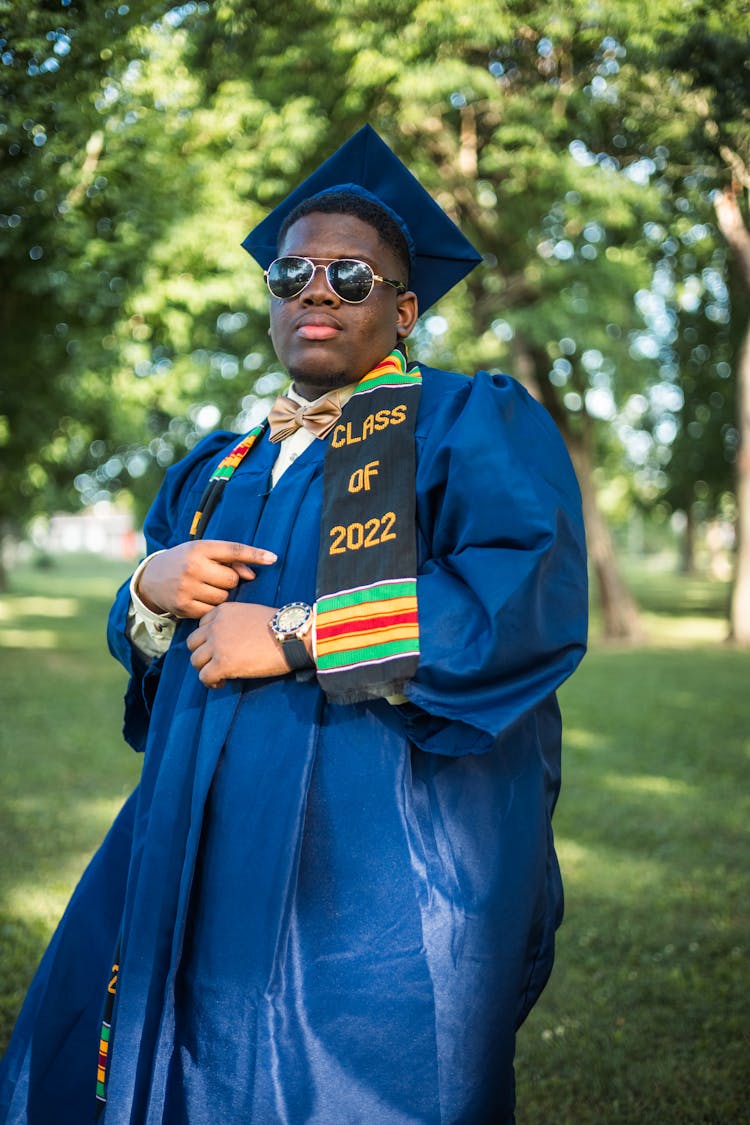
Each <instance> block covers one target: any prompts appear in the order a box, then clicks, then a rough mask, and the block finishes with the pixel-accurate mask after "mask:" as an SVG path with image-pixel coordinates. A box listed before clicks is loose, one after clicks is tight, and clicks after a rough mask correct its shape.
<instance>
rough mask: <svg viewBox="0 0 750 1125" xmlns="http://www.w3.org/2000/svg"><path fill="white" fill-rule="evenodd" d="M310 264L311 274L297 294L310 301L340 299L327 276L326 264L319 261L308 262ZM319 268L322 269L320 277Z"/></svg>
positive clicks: (324, 301)
mask: <svg viewBox="0 0 750 1125" xmlns="http://www.w3.org/2000/svg"><path fill="white" fill-rule="evenodd" d="M308 261H309V259H308ZM310 266H311V267H312V274H311V275H310V279H309V281H307V282H306V283H305V286H304V288H303V289H302V290H301V291H300V294H299V296H300V297H301V298H302V300H303V301H305V300H307V301H311V302H312V301H315V300H318V301H323V303H330V302H332V301H334V300H336V301H338V300H340V297H339V295H338V293H336V291H335V289H334V288H333V286H332V285H331V282H330V280H329V278H328V266H327V265H323V264H321V263H320V262H310ZM319 270H322V271H323V277H322V278H321V277H320V276H319V273H318V271H319Z"/></svg>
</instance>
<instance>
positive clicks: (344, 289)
mask: <svg viewBox="0 0 750 1125" xmlns="http://www.w3.org/2000/svg"><path fill="white" fill-rule="evenodd" d="M328 277H329V280H330V283H331V288H332V289H333V290H334V292H336V293H338V295H339V297H341V299H342V301H349V302H350V303H351V304H354V305H357V304H359V302H360V301H364V300H365V299H366V298H367V297H369V295H370V293H371V292H372V288H373V285H374V284H375V282H374V281H373V272H372V270H371V269H370V267H369V266H368V264H367V262H357V261H355V260H354V259H351V258H341V259H339V261H337V262H331V264H330V266H329V267H328Z"/></svg>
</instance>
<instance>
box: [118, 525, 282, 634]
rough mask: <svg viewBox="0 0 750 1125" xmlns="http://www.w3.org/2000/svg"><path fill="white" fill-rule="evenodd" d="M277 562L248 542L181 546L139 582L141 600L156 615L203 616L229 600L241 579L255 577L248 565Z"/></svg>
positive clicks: (200, 541) (158, 559) (163, 554)
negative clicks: (230, 592)
mask: <svg viewBox="0 0 750 1125" xmlns="http://www.w3.org/2000/svg"><path fill="white" fill-rule="evenodd" d="M274 562H276V555H274V554H273V552H272V551H264V550H262V549H261V548H260V547H249V546H247V544H245V543H228V542H225V541H224V540H222V539H197V540H195V541H193V542H190V543H180V544H179V545H178V546H177V547H172V548H171V549H170V550H168V551H162V552H161V554H158V555H155V556H154V558H153V559H151V560H150V561H149V563H148V565H147V566H146V568H145V570H144V571H143V573H142V574H141V576H140V579H139V582H138V596H139V598H141V600H142V601H143V603H144V604H145V605H146V606H148V608H149V609H151V610H153V611H154V612H155V613H171V614H173V615H174V616H175V617H192V618H196V617H203V615H204V614H206V613H208V612H209V610H211V609H213V608H214V607H215V606H218V605H221V604H222V603H223V602H225V601H226V600H227V597H228V596H229V591H230V590H233V589H234V588H235V586H237V585H238V583H239V581H240V579H241V578H246V579H248V580H250V579H252V578H255V572H254V571H253V570H251V569H250V566H249V565H248V564H249V563H253V564H254V565H261V566H268V565H269V564H270V563H274Z"/></svg>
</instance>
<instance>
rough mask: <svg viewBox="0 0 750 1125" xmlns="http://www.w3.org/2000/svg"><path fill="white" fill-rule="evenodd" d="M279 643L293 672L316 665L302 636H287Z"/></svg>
mask: <svg viewBox="0 0 750 1125" xmlns="http://www.w3.org/2000/svg"><path fill="white" fill-rule="evenodd" d="M279 643H280V645H281V651H282V652H283V653H284V659H285V660H286V662H287V664H288V665H289V667H290V668H291V670H292V671H293V672H298V671H300V670H301V669H302V668H314V667H315V662H314V661H313V659H312V657H311V656H310V653H309V652H308V651H307V647H306V645H305V642H304V641H303V640H302V638H301V637H285V638H284V640H283V641H280V642H279Z"/></svg>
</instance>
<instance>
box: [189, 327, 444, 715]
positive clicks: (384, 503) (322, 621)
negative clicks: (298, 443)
mask: <svg viewBox="0 0 750 1125" xmlns="http://www.w3.org/2000/svg"><path fill="white" fill-rule="evenodd" d="M421 390H422V375H421V373H420V370H419V367H418V366H417V365H416V364H412V365H410V366H408V365H407V362H406V358H405V356H404V354H403V353H402V352H401V351H400V350H399V349H398V348H396V349H395V350H394V351H392V352H391V354H390V355H389V356H386V358H385V359H384V360H383V361H382V363H379V364H378V365H377V367H375V368H374V369H373V370H372V371H370V372H368V374H367V375H365V376H364V378H362V379H361V380H360V381H359V383H358V384H357V386H356V388H355V390H354V393H353V394H352V396H351V398H350V399H349V401H348V402H347V403H346V404H345V406H344V408H343V411H342V415H341V420H340V421H339V422H338V423H337V424H336V425H335V426H334V427H333V429H332V430H331V433H330V434H329V436H328V439H327V441H328V446H327V448H326V454H325V462H324V468H323V513H322V519H321V543H320V553H319V555H318V587H317V602H316V606H315V617H316V628H315V637H316V642H315V649H316V664H317V669H318V680H319V682H320V685H321V687H322V688H323V690H324V691H325V692H326V694H327V695H328V697H329V699H332V700H334V701H335V702H337V703H354V702H357V701H359V700H363V699H368V698H372V697H373V696H375V697H380V696H384V695H397V694H398V693H399V692H400V691H401V689H402V688H403V686H404V684H405V683H406V681H407V680H409V679H411V677H412V676H413V675H414V673H415V672H416V669H417V664H418V662H419V624H418V621H417V531H416V492H415V487H414V478H415V473H416V454H415V447H414V426H415V422H416V417H417V409H418V407H419V397H420V394H421ZM267 427H268V423H267V422H263V423H261V425H259V426H256V427H255V428H254V429H252V430H251V431H250V432H249V433H248V434H246V435H245V436H244V437H243V438H242V439H241V441H240V442H239V443H238V444H237V445H236V446H235V447H234V449H232V451H231V452H230V453H229V454H227V456H226V457H224V458H223V459H222V460H221V461H220V462H219V464H218V465H217V466H216V468H215V469H214V471H213V473H212V474H211V477H210V479H209V482H208V485H207V486H206V489H205V491H204V493H203V496H202V497H201V501H200V504H199V506H198V510H197V512H196V513H195V515H194V516H193V521H192V526H191V528H190V538H191V539H200V538H202V536H203V535H204V533H205V530H206V527H207V524H208V521H209V520H210V518H211V515H212V514H213V512H214V510H215V508H216V505H217V504H218V502H219V500H220V499H221V497H222V495H223V493H224V489H225V488H226V486H227V484H228V483H229V481H230V480H231V478H232V475H233V473H234V471H235V469H236V468H237V466H238V465H240V464H241V462H242V461H243V460H244V458H245V457H246V456H247V455H248V453H250V451H251V450H252V449H253V447H254V446H255V445H257V443H258V441H259V440H260V439H261V438H262V437H263V435H264V434H265V432H266V429H267Z"/></svg>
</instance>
